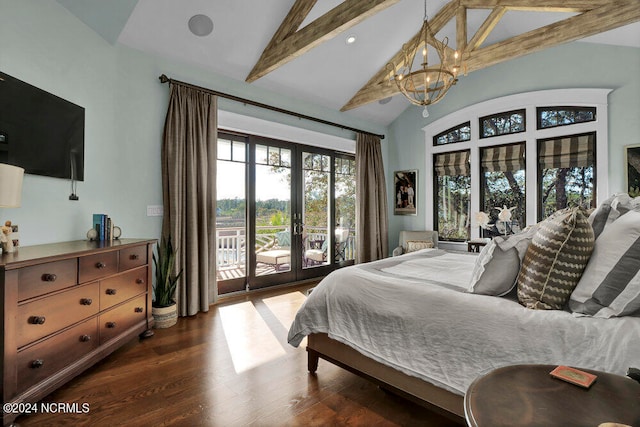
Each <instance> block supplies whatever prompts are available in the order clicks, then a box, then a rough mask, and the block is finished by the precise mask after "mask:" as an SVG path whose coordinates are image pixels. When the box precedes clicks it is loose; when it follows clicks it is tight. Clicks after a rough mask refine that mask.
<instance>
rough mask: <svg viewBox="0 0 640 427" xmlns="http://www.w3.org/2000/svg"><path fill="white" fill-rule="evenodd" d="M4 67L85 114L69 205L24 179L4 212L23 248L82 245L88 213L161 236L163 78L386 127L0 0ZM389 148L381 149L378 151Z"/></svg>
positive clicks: (64, 187)
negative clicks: (151, 213)
mask: <svg viewBox="0 0 640 427" xmlns="http://www.w3.org/2000/svg"><path fill="white" fill-rule="evenodd" d="M0 70H2V71H3V72H5V73H7V74H10V75H12V76H14V77H17V78H19V79H21V80H23V81H26V82H28V83H30V84H32V85H34V86H37V87H39V88H41V89H44V90H46V91H49V92H52V93H54V94H56V95H58V96H60V97H62V98H65V99H67V100H69V101H71V102H74V103H76V104H78V105H81V106H83V107H85V110H86V117H85V122H86V128H85V181H84V182H80V183H78V188H77V193H78V196H79V197H80V200H79V201H75V202H74V201H69V200H68V196H69V194H70V182H69V181H67V180H62V179H56V178H47V177H39V176H35V175H26V176H25V180H24V187H23V197H22V207H20V208H17V209H1V210H0V219H1V220H2V221H3V222H4V220H5V219H11V220H13V222H14V223H16V224H19V226H20V238H21V244H22V245H34V244H39V243H49V242H58V241H65V240H74V239H82V238H84V237H85V234H86V231H87V230H88V229H89V228H90V227H91V214H93V213H107V214H109V215H110V216H111V217H112V218H113V219H114V222H115V223H116V224H117V225H119V226H121V227H122V229H123V235H124V237H151V238H153V237H158V236H159V234H160V227H161V218H159V217H147V216H146V207H147V205H161V204H162V190H161V183H160V146H161V138H162V127H163V124H164V116H165V113H166V107H167V99H168V86H167V85H162V84H160V83H159V81H158V76H159V75H160V74H163V73H165V74H167V75H168V76H170V77H172V78H175V79H178V80H184V81H188V82H192V83H194V84H197V85H201V86H204V87H208V88H212V89H215V90H219V91H222V92H227V93H231V94H235V95H237V96H241V97H246V98H250V99H254V100H256V101H259V102H263V103H266V104H271V105H275V106H278V107H281V108H285V109H288V110H293V111H297V112H300V113H303V114H306V115H309V116H314V117H319V118H322V119H325V120H329V121H335V122H338V123H342V124H344V125H347V126H351V127H355V128H359V129H364V130H368V131H371V132H375V133H383V134H384V133H386V132H387V128H386V127H384V126H379V125H374V124H372V123H368V122H365V121H362V120H358V119H355V118H353V117H350V116H348V115H345V114H343V113H340V112H339V111H335V110H330V109H327V108H323V107H318V106H314V105H312V104H309V103H304V102H300V101H297V100H295V99H290V98H285V97H283V96H281V95H279V94H275V93H272V92H268V91H265V90H261V89H259V88H256V87H255V86H251V85H248V84H246V83H244V82H242V81H237V80H232V79H229V78H226V77H222V76H219V75H214V74H212V73H210V72H206V71H204V70H202V69H199V68H196V67H192V66H189V65H185V64H179V63H175V62H171V61H165V60H161V59H158V58H156V57H153V56H151V55H147V54H144V53H141V52H138V51H135V50H132V49H129V48H126V47H122V46H119V45H115V46H113V45H111V44H110V43H109V42H107V41H106V40H105V39H103V38H102V37H100V36H99V35H98V34H97V33H95V32H94V31H93V30H91V29H90V28H88V27H87V26H86V25H85V24H83V23H82V22H81V21H80V20H78V19H77V18H76V17H75V16H74V15H72V14H71V13H70V12H69V11H68V10H67V9H65V8H64V7H62V6H61V5H60V4H59V3H58V2H56V1H54V0H37V1H34V0H28V1H25V0H0ZM219 106H220V108H221V109H225V110H229V111H234V112H238V113H242V114H246V115H250V116H255V117H259V118H263V119H267V120H272V121H278V122H282V123H285V124H291V125H295V126H299V127H305V128H307V129H311V130H316V131H320V132H324V133H328V134H332V135H338V136H342V137H352V136H353V135H352V133H351V132H347V131H342V130H340V129H337V128H333V127H330V126H324V125H321V124H317V123H313V122H307V121H305V120H299V119H296V118H293V117H290V116H284V115H282V114H277V113H273V112H269V111H266V110H260V109H257V108H253V107H245V106H243V105H241V104H238V103H234V102H231V101H227V100H224V99H221V100H220V103H219ZM387 150H388V147H387V143H386V142H385V143H384V144H383V151H384V153H385V157H386V152H387Z"/></svg>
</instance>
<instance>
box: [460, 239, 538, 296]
mask: <svg viewBox="0 0 640 427" xmlns="http://www.w3.org/2000/svg"><path fill="white" fill-rule="evenodd" d="M534 233H535V228H529V229H526V230H525V231H523V232H522V233H518V234H512V235H509V236H506V237H503V236H498V237H494V238H493V240H491V242H489V243H488V244H487V245H486V246H485V247H484V248H482V251H480V254H479V255H478V258H477V259H476V263H475V266H474V268H473V273H472V274H471V282H470V283H469V288H468V289H467V292H471V293H474V294H481V295H493V296H504V295H506V294H508V293H509V292H510V291H511V290H512V289H513V288H514V286H515V285H516V278H517V277H518V272H519V271H520V264H521V262H522V258H523V257H524V254H525V253H526V250H527V247H528V246H529V244H530V243H531V239H532V238H533V235H534Z"/></svg>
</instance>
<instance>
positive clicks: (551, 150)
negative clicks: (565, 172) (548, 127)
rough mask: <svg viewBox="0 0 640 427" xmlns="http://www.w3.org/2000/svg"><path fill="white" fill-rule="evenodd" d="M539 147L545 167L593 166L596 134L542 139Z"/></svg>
mask: <svg viewBox="0 0 640 427" xmlns="http://www.w3.org/2000/svg"><path fill="white" fill-rule="evenodd" d="M538 149H539V152H538V159H539V162H540V166H541V167H542V168H543V169H555V168H578V167H588V166H592V165H593V159H594V157H593V153H594V152H595V134H593V133H590V134H585V135H575V136H568V137H566V138H554V139H547V140H542V141H540V142H539V144H538Z"/></svg>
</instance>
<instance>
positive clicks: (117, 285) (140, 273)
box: [100, 267, 147, 310]
mask: <svg viewBox="0 0 640 427" xmlns="http://www.w3.org/2000/svg"><path fill="white" fill-rule="evenodd" d="M146 290H147V267H139V268H136V269H135V270H131V271H129V272H127V273H123V274H119V275H117V276H115V277H110V278H108V279H104V280H101V281H100V310H105V309H107V308H109V307H113V306H114V305H116V304H119V303H121V302H122V301H126V300H128V299H129V298H132V297H134V296H136V295H139V294H141V293H143V292H145V291H146Z"/></svg>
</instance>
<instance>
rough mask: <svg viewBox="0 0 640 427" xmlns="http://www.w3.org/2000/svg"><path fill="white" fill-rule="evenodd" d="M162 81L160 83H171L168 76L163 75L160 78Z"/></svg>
mask: <svg viewBox="0 0 640 427" xmlns="http://www.w3.org/2000/svg"><path fill="white" fill-rule="evenodd" d="M158 78H159V79H160V83H166V82H168V81H169V77H167V75H166V74H163V75H161V76H160V77H158Z"/></svg>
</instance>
